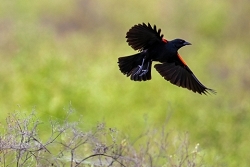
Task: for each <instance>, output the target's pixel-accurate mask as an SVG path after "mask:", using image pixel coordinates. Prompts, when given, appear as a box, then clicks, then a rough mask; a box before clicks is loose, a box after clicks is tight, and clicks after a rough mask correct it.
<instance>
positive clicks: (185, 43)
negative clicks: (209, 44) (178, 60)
mask: <svg viewBox="0 0 250 167" xmlns="http://www.w3.org/2000/svg"><path fill="white" fill-rule="evenodd" d="M183 45H184V46H185V45H192V44H191V43H189V42H187V41H186V42H184V43H183Z"/></svg>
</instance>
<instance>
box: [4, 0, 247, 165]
mask: <svg viewBox="0 0 250 167" xmlns="http://www.w3.org/2000/svg"><path fill="white" fill-rule="evenodd" d="M247 4H248V1H247V0H241V1H239V2H237V3H235V1H232V0H228V1H220V2H216V3H214V2H211V1H208V0H204V1H192V2H190V1H180V2H179V1H173V0H169V1H165V0H164V1H163V0H159V1H148V2H145V1H132V0H128V1H124V2H120V1H115V0H109V1H107V2H104V1H100V0H96V1H90V0H75V1H70V0H65V1H63V2H62V1H53V2H52V1H48V0H44V1H39V2H37V1H29V2H26V1H21V0H16V1H4V2H2V3H1V6H0V58H1V61H0V78H1V82H0V92H1V95H0V97H1V100H0V106H1V115H2V116H1V118H0V121H1V129H2V134H1V141H3V139H4V137H6V136H8V135H9V134H13V135H14V134H16V135H21V136H22V134H19V133H17V132H18V131H19V132H21V131H20V130H21V129H20V128H19V129H18V125H19V124H20V125H22V124H21V122H19V121H18V118H19V116H15V114H14V115H12V114H10V113H13V112H14V111H17V112H20V113H22V114H24V115H25V114H26V115H29V113H30V111H31V110H33V109H34V110H35V111H36V112H35V115H33V116H35V117H33V118H34V122H33V123H34V124H33V125H31V127H39V132H38V133H39V139H40V140H38V141H40V142H41V144H42V146H46V147H42V148H40V149H41V150H39V149H38V148H37V146H36V148H37V149H38V150H37V151H38V152H37V153H43V154H44V155H42V156H48V154H49V153H48V151H47V150H46V149H48V150H49V151H50V152H51V149H50V146H52V145H50V144H48V143H49V142H50V141H51V140H50V136H51V135H52V134H51V131H48V128H51V129H53V127H51V126H52V125H55V124H51V123H48V122H49V120H58V124H56V125H58V126H62V127H65V125H67V123H66V122H69V123H70V122H71V123H75V122H79V120H81V121H80V122H81V123H80V124H77V125H74V126H71V125H70V126H66V127H67V128H69V129H71V128H73V127H74V128H77V129H78V130H79V131H81V132H82V133H88V132H89V131H91V129H93V127H95V126H96V125H97V124H100V122H103V123H105V131H106V132H105V133H107V134H109V140H110V141H109V144H108V145H112V144H114V143H113V141H112V137H111V134H113V132H112V133H111V132H109V128H115V129H117V131H119V134H118V136H119V137H120V138H119V139H117V140H116V144H117V145H119V144H120V143H122V141H123V140H124V139H125V141H126V143H127V145H128V147H129V148H131V147H133V149H134V150H135V152H136V154H139V150H140V148H142V147H140V145H144V146H145V145H146V143H147V141H148V140H150V141H151V143H154V142H153V141H161V137H163V136H164V135H161V129H162V128H163V127H164V130H165V132H166V133H165V134H171V135H172V136H173V137H170V138H168V140H167V141H166V142H165V143H167V144H168V146H169V147H170V148H171V149H170V150H171V151H169V150H167V152H166V154H167V157H170V155H172V156H173V157H175V158H176V161H175V162H179V161H178V159H181V155H187V154H185V151H180V152H181V153H180V154H178V148H179V147H175V146H176V145H175V146H174V143H176V144H177V145H179V146H181V145H182V143H183V141H185V140H186V137H185V135H183V134H186V133H187V134H188V141H189V142H188V143H187V144H186V145H185V146H187V148H188V150H189V151H188V155H190V153H191V152H192V150H194V148H195V146H196V145H197V143H199V150H200V151H199V153H201V155H200V156H201V159H202V161H199V162H200V163H199V164H200V165H203V166H229V167H230V166H231V167H233V166H236V165H237V166H248V164H250V160H249V158H248V153H249V151H250V147H249V146H248V145H249V144H248V141H249V139H250V134H249V127H250V123H249V122H250V121H249V119H250V113H249V109H250V103H249V99H250V91H249V85H250V72H249V70H247V69H248V68H249V65H248V62H249V54H250V49H249V43H250V39H249V36H250V31H249V29H250V24H249V21H248V20H249V18H248V16H249V11H250V9H249V5H247ZM142 22H150V23H151V24H156V25H157V27H159V28H161V29H162V33H164V37H165V38H167V39H173V38H183V39H185V40H187V41H189V42H191V43H192V45H191V46H187V47H184V48H182V49H181V50H180V54H181V55H182V57H183V58H184V59H185V61H186V62H187V63H188V64H189V66H190V68H191V69H192V70H193V72H194V73H195V74H196V76H197V77H198V78H199V79H200V80H201V81H202V82H203V83H204V84H205V85H206V86H208V87H211V88H213V89H215V90H216V91H217V92H218V93H217V95H209V96H200V95H198V94H194V93H193V92H191V91H188V90H185V89H182V88H178V87H176V86H174V85H172V84H170V83H169V82H167V81H165V80H164V79H163V78H162V77H161V76H160V75H159V74H158V73H157V72H155V70H154V69H153V73H152V76H153V79H152V80H151V81H149V82H141V83H138V82H132V81H130V80H129V78H126V77H125V76H124V75H122V74H121V73H120V71H119V70H118V67H117V58H118V57H119V56H125V55H130V54H133V53H135V51H133V50H132V49H131V48H130V47H129V46H128V45H127V43H126V41H125V33H126V32H127V30H128V29H129V28H130V27H131V26H133V25H134V24H138V23H142ZM69 105H70V106H71V105H72V106H73V107H74V109H75V112H73V113H72V114H71V115H70V117H67V116H66V115H67V111H68V110H69V109H68V106H69ZM22 114H21V115H22ZM65 117H67V119H65ZM33 118H32V119H33ZM6 119H7V123H6ZM20 119H21V120H27V119H28V120H29V117H27V118H25V117H24V118H20ZM8 120H13V121H14V122H13V123H14V124H15V126H14V125H13V126H14V127H16V128H17V129H18V130H17V131H15V133H14V132H11V131H9V130H10V129H8V128H9V121H8ZM37 120H40V121H41V122H43V124H42V125H40V124H39V125H36V121H37ZM65 120H67V121H66V122H65ZM166 120H167V121H166ZM24 122H25V121H24ZM52 122H53V121H52ZM166 122H167V123H166ZM31 127H30V128H31ZM69 129H65V130H66V131H67V130H69ZM28 131H29V132H30V131H32V128H31V129H29V130H28ZM69 131H70V130H69ZM96 131H98V129H96ZM145 131H146V132H148V131H150V132H149V134H150V135H146V136H147V137H146V138H144V139H142V140H138V141H137V140H136V139H138V137H139V136H140V134H145V133H144V132H145ZM41 132H42V133H41ZM56 132H57V131H56ZM101 132H102V131H101ZM65 133H68V134H69V136H70V137H72V138H74V135H73V134H72V135H71V134H70V132H65ZM146 134H148V133H146ZM54 135H55V134H54ZM21 136H19V138H18V139H20V138H22V137H21ZM123 136H124V137H123ZM176 136H182V137H181V141H180V142H178V137H176ZM14 137H15V136H14ZM28 137H37V136H32V135H29V136H28ZM105 137H107V136H105V135H103V134H102V133H100V134H99V135H97V136H95V138H98V139H99V141H101V142H100V143H102V142H103V140H102V139H103V138H105ZM110 137H111V138H110ZM33 139H34V138H33ZM46 139H47V140H46ZM52 139H53V137H52ZM56 139H58V140H59V138H56ZM19 141H20V140H19ZM65 141H70V138H69V139H68V140H66V139H65ZM90 141H93V140H90ZM133 141H136V144H134V142H133ZM52 143H53V142H52ZM107 143H108V142H107ZM159 143H160V142H159ZM36 144H37V143H36ZM46 144H47V145H46ZM68 144H69V143H68ZM88 144H90V146H89V148H92V147H93V146H91V143H88ZM59 145H60V144H59ZM59 145H57V147H56V146H54V147H55V148H56V149H55V150H56V151H55V152H56V153H55V154H53V156H54V157H56V155H57V153H59V152H60V148H61V146H62V145H60V146H59ZM130 145H131V147H130ZM47 146H48V148H47ZM160 146H162V145H160ZM160 146H159V145H157V144H152V145H150V149H152V152H154V150H157V151H159V150H162V149H161V147H160ZM45 148H46V149H45ZM175 148H176V149H175ZM181 148H186V147H181ZM5 149H7V150H5ZM9 149H12V150H15V151H17V152H18V150H19V148H18V147H16V148H6V147H3V146H2V147H1V154H0V156H1V163H4V162H3V156H4V155H5V153H6V151H9ZM53 149H54V148H53ZM26 150H27V149H26ZM28 150H29V149H28ZM44 150H46V151H47V152H46V153H45V152H44ZM80 150H84V149H80ZM118 150H119V149H118ZM40 151H42V152H40ZM67 151H69V152H68V155H69V154H70V149H68V150H67ZM91 151H92V152H91ZM130 151H131V150H130ZM130 151H128V154H126V153H125V152H123V154H122V156H129V157H132V155H134V153H135V152H130ZM157 151H156V152H157ZM82 152H84V153H85V150H84V151H82ZM142 152H143V154H141V157H143V156H144V155H145V157H144V158H146V159H147V160H149V157H150V156H147V155H148V154H147V151H145V150H144V151H142ZM152 152H151V153H152ZM8 153H9V152H8ZM28 153H30V152H28ZM86 153H88V155H94V154H96V152H93V150H91V149H89V150H86ZM182 153H183V154H182ZM45 154H46V155H45ZM17 155H18V154H16V153H15V154H12V155H10V156H9V154H8V156H9V157H11V158H10V160H13V156H15V157H16V158H15V160H17V161H18V156H17ZM19 155H21V154H19ZM29 155H32V154H29ZM39 155H40V154H39ZM107 155H109V156H111V160H112V161H114V160H116V159H114V157H115V156H114V155H116V154H113V152H108V153H107ZM53 156H52V157H53ZM151 156H152V154H151ZM32 157H38V156H37V155H36V156H34V155H32ZM48 157H50V158H51V156H48ZM68 157H70V156H67V158H68ZM86 157H87V156H81V157H80V159H81V160H83V159H84V158H86ZM152 157H155V156H152ZM67 158H66V159H67ZM94 158H98V156H96V157H94ZM102 158H107V157H102ZM112 158H113V159H112ZM119 158H120V157H119ZM119 158H118V159H117V160H118V161H119V162H121V161H120V160H121V159H119ZM198 159H199V158H198ZM22 160H23V159H22ZM92 160H93V159H91V158H90V159H88V162H92ZM122 160H124V159H122ZM164 160H166V159H164V158H163V161H162V163H161V161H159V162H160V163H161V164H165V165H166V166H171V160H170V159H167V161H164ZM199 160H200V159H199ZM8 162H10V161H8ZM19 162H20V163H19V164H21V163H23V162H21V161H19ZM33 162H38V161H33ZM50 162H51V161H50ZM61 162H63V163H66V162H65V161H64V160H63V161H61ZM72 162H73V161H72ZM85 162H86V161H85ZM147 162H150V161H147ZM185 162H187V161H185ZM39 163H40V162H39ZM43 163H46V162H43ZM67 163H69V164H70V160H69V161H68V162H67ZM126 163H127V162H126ZM126 163H125V165H126ZM128 163H129V162H128ZM8 164H11V165H13V164H12V163H8ZM15 164H17V162H15ZM145 164H148V163H145ZM149 164H150V163H149ZM161 164H154V165H155V166H161ZM174 164H178V163H174ZM1 165H2V164H1ZM26 165H27V164H26ZM113 165H114V166H115V165H117V166H119V165H121V164H119V163H118V162H117V161H116V162H114V164H113ZM5 166H7V163H6V165H5ZM184 166H186V165H184Z"/></svg>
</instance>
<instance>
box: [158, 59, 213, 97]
mask: <svg viewBox="0 0 250 167" xmlns="http://www.w3.org/2000/svg"><path fill="white" fill-rule="evenodd" d="M154 67H155V69H156V70H157V71H158V72H159V73H160V74H161V76H162V77H164V79H166V80H167V81H169V82H171V83H172V84H174V85H177V86H180V87H183V88H187V89H189V90H192V91H193V92H198V93H199V94H207V93H210V92H211V93H214V94H215V93H216V91H215V90H213V89H210V88H207V87H206V86H204V85H203V84H202V83H201V82H200V81H199V80H198V79H197V78H196V76H195V75H194V74H193V72H192V71H191V70H190V69H189V67H188V66H187V65H186V63H185V62H184V60H183V59H182V58H181V57H180V55H179V54H178V56H177V58H176V60H175V61H173V62H164V63H163V64H156V65H155V66H154Z"/></svg>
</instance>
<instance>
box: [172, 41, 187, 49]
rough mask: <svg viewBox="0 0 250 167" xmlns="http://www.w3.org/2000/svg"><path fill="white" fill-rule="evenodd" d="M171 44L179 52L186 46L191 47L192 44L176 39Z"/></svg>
mask: <svg viewBox="0 0 250 167" xmlns="http://www.w3.org/2000/svg"><path fill="white" fill-rule="evenodd" d="M171 43H172V44H173V46H174V47H175V48H176V49H177V50H178V49H180V48H181V47H183V46H185V45H191V43H189V42H187V41H185V40H183V39H174V40H172V41H171Z"/></svg>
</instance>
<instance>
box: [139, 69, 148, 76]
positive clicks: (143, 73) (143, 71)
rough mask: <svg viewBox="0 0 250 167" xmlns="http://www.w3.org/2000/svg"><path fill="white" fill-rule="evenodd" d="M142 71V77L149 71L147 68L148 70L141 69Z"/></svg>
mask: <svg viewBox="0 0 250 167" xmlns="http://www.w3.org/2000/svg"><path fill="white" fill-rule="evenodd" d="M141 71H142V73H141V74H140V75H139V76H140V77H141V76H143V75H145V74H146V73H147V72H148V70H147V69H146V70H141Z"/></svg>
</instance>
